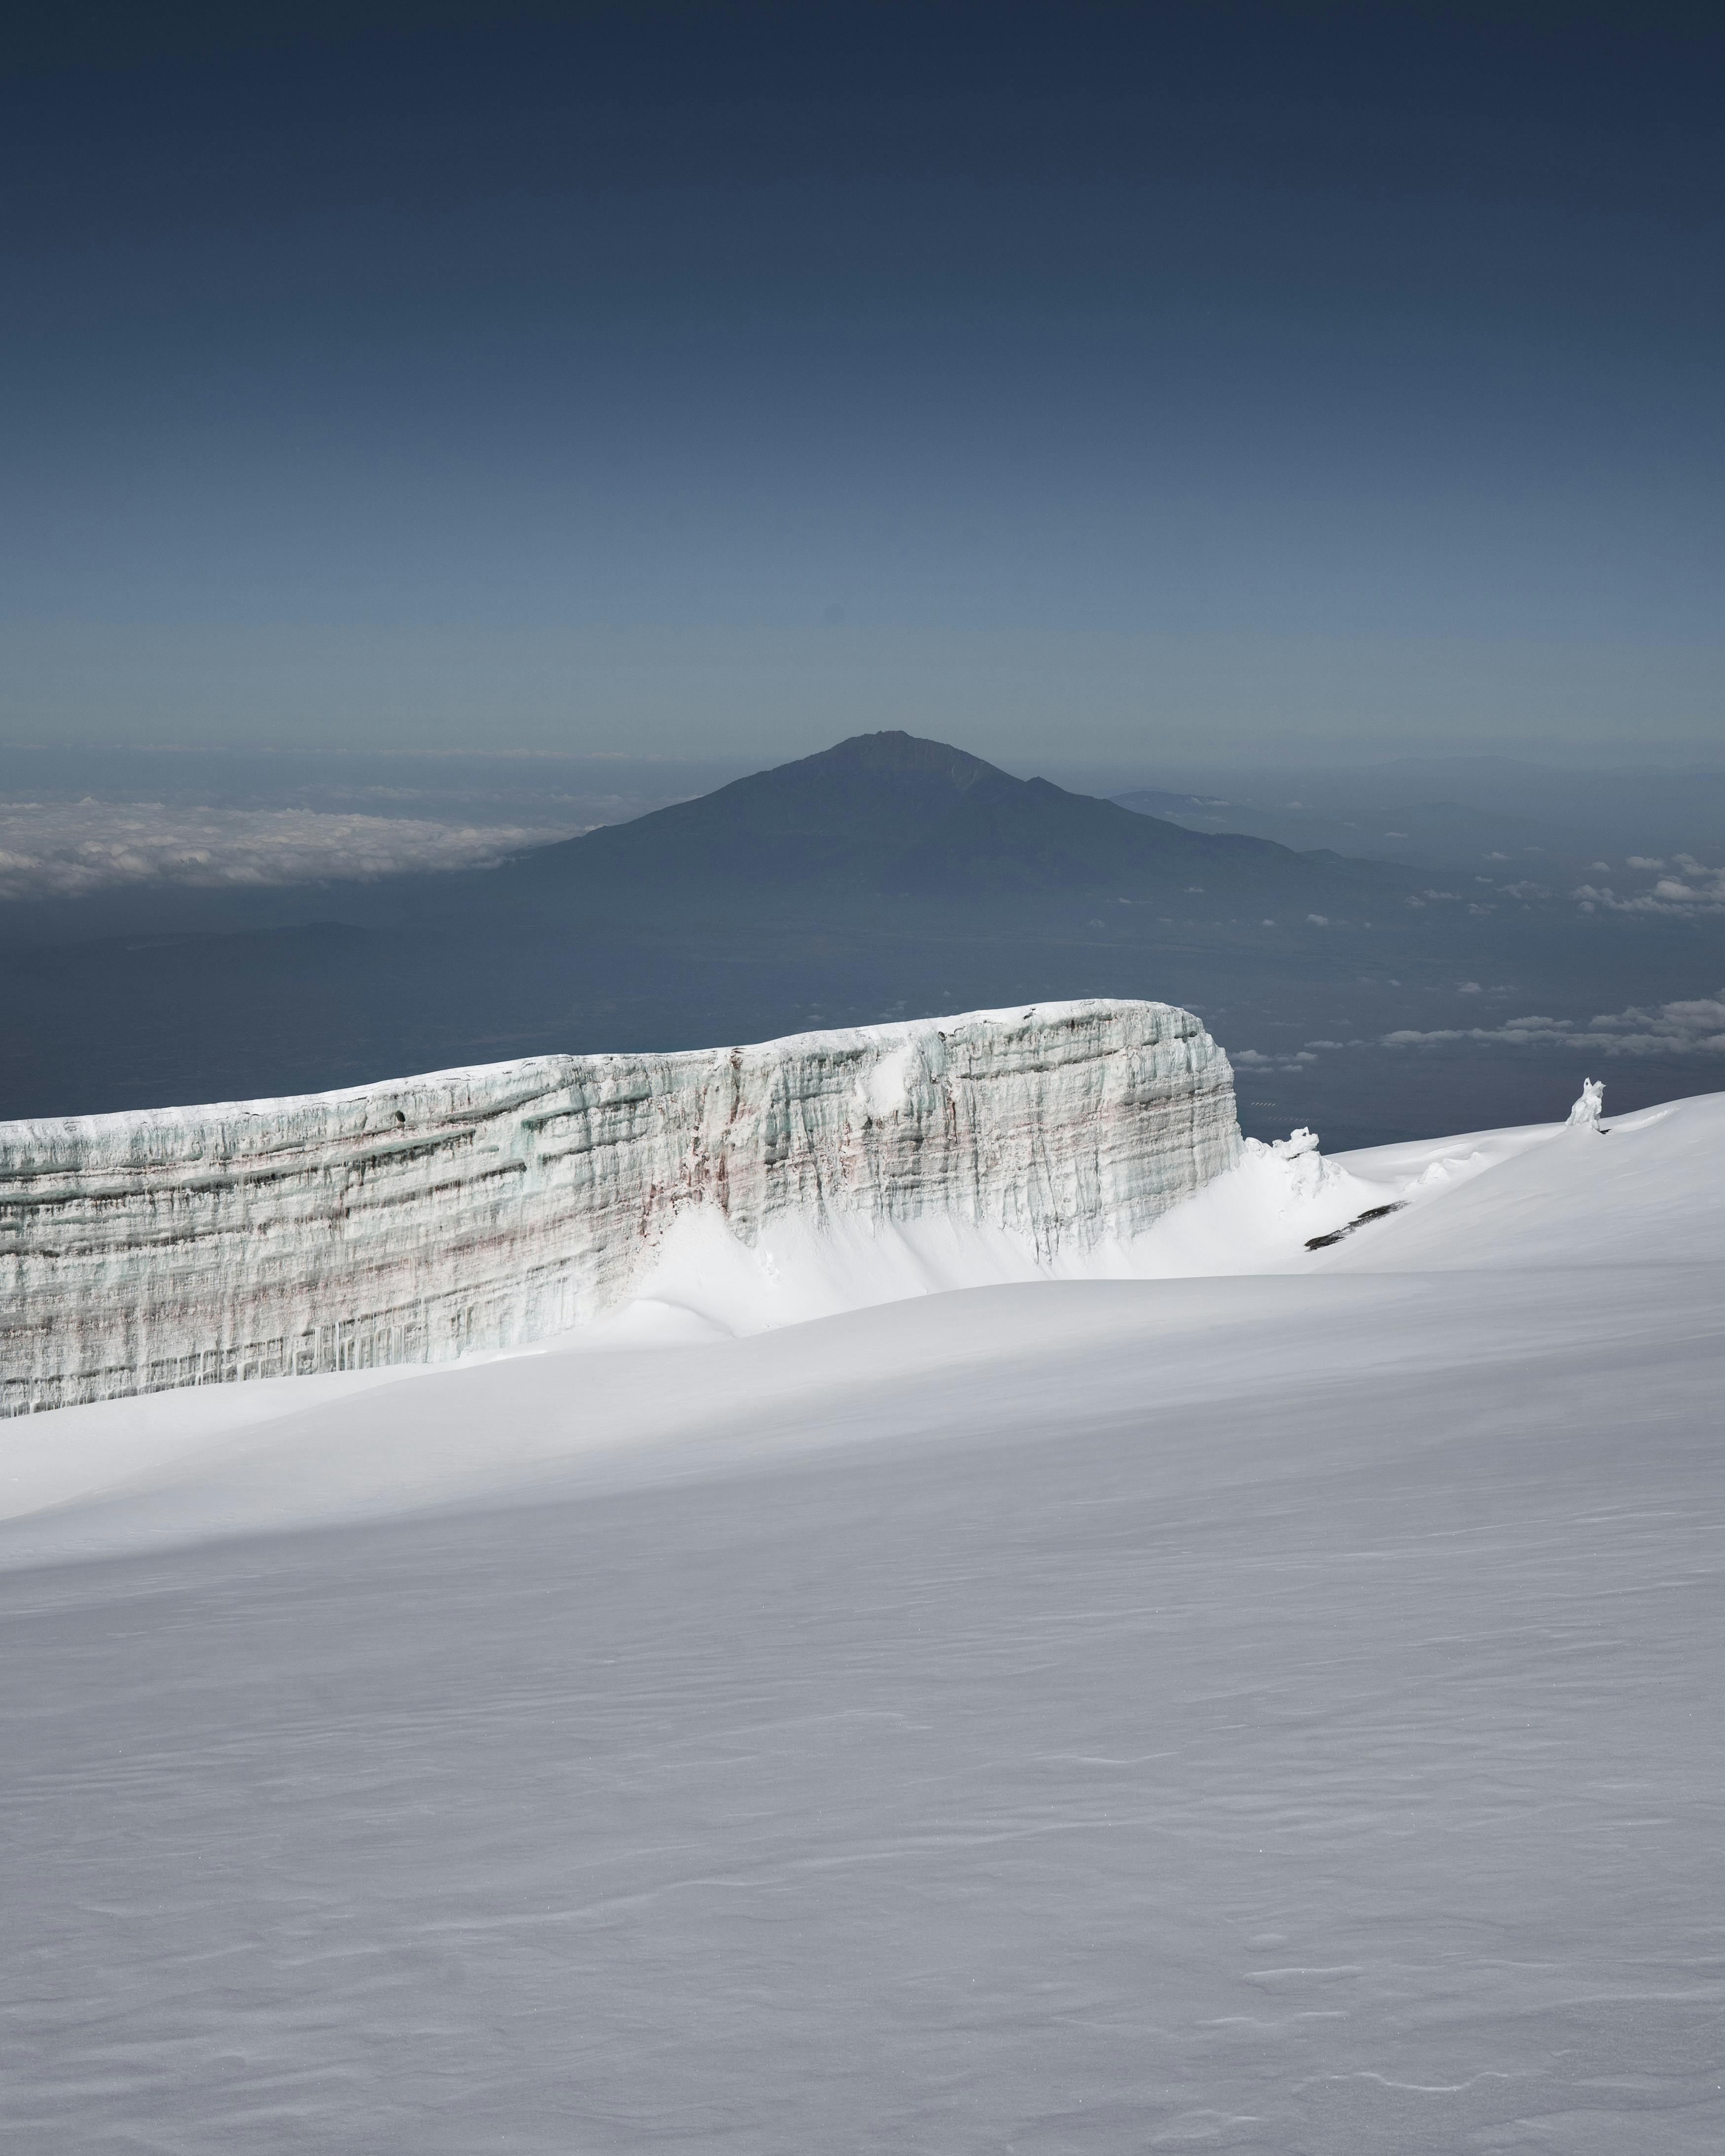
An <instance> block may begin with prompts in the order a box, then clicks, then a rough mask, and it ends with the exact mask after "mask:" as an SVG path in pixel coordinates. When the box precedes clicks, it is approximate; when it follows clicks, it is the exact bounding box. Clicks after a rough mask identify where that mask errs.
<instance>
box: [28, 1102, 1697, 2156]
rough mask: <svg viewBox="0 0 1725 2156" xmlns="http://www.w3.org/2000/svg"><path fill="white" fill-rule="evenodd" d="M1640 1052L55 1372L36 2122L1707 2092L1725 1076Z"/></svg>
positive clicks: (1364, 2145) (1062, 2139)
mask: <svg viewBox="0 0 1725 2156" xmlns="http://www.w3.org/2000/svg"><path fill="white" fill-rule="evenodd" d="M1604 1122H1605V1125H1606V1127H1607V1130H1608V1132H1609V1135H1605V1136H1601V1135H1599V1134H1598V1133H1596V1132H1592V1131H1589V1130H1585V1129H1583V1130H1574V1131H1570V1130H1562V1129H1558V1128H1553V1129H1551V1130H1540V1131H1534V1132H1497V1133H1481V1134H1476V1135H1474V1136H1471V1137H1466V1138H1461V1139H1454V1140H1450V1141H1447V1142H1445V1143H1443V1144H1440V1145H1434V1146H1430V1147H1398V1148H1392V1149H1387V1150H1384V1151H1381V1152H1375V1153H1372V1154H1365V1155H1355V1156H1353V1157H1351V1158H1346V1159H1344V1160H1343V1161H1341V1162H1339V1163H1323V1162H1322V1160H1321V1158H1320V1157H1318V1156H1316V1155H1314V1154H1312V1153H1311V1152H1301V1151H1297V1150H1293V1149H1290V1150H1288V1151H1286V1152H1276V1151H1272V1150H1270V1149H1259V1150H1255V1151H1249V1152H1248V1153H1247V1155H1246V1157H1245V1159H1244V1160H1243V1162H1242V1163H1241V1164H1240V1167H1239V1168H1237V1169H1236V1170H1235V1171H1234V1172H1233V1173H1231V1174H1230V1176H1227V1177H1224V1178H1219V1181H1218V1182H1217V1183H1214V1184H1212V1185H1211V1186H1210V1187H1209V1188H1208V1189H1207V1190H1205V1191H1204V1192H1203V1193H1200V1194H1199V1196H1198V1197H1197V1198H1196V1199H1192V1200H1190V1201H1189V1204H1187V1205H1186V1206H1184V1207H1182V1208H1180V1209H1178V1210H1177V1211H1176V1212H1174V1213H1173V1214H1168V1215H1167V1216H1166V1217H1165V1218H1164V1219H1163V1220H1162V1221H1161V1222H1159V1223H1158V1224H1157V1225H1156V1226H1155V1227H1154V1228H1153V1229H1152V1230H1151V1231H1150V1234H1149V1235H1148V1236H1147V1237H1142V1238H1137V1239H1134V1240H1133V1242H1132V1245H1131V1246H1130V1249H1129V1250H1128V1251H1127V1253H1126V1255H1129V1256H1130V1257H1131V1258H1132V1260H1133V1262H1134V1263H1135V1264H1136V1265H1137V1266H1138V1268H1139V1269H1140V1270H1142V1272H1143V1273H1145V1274H1146V1275H1148V1276H1147V1277H1138V1278H1116V1279H1104V1280H1096V1279H1083V1278H1065V1279H1059V1280H1053V1281H1047V1280H1040V1281H1026V1280H1024V1279H1022V1278H1014V1276H1013V1275H1012V1272H1011V1267H1012V1266H1013V1265H1014V1264H1017V1263H1019V1262H1020V1261H1021V1260H1022V1258H1023V1253H1022V1251H1021V1250H1020V1251H1016V1252H1015V1251H1014V1250H1013V1249H1012V1248H1011V1247H1009V1245H1002V1244H999V1243H997V1244H994V1245H992V1246H989V1247H988V1248H987V1249H985V1248H984V1247H983V1246H982V1245H975V1246H969V1245H963V1243H962V1242H957V1241H951V1240H948V1241H946V1242H942V1240H941V1239H940V1237H939V1236H938V1235H935V1236H933V1237H932V1238H921V1239H919V1238H917V1237H906V1238H903V1239H901V1240H886V1241H885V1242H884V1243H883V1242H880V1241H878V1240H877V1241H874V1242H870V1240H868V1239H866V1238H860V1239H858V1240H855V1241H854V1242H850V1243H847V1244H845V1245H843V1246H842V1247H840V1248H838V1249H836V1250H834V1249H825V1250H815V1249H810V1248H803V1249H798V1247H795V1246H794V1245H793V1244H792V1243H789V1242H787V1243H784V1244H783V1245H773V1243H772V1242H771V1241H770V1240H768V1241H766V1242H764V1243H763V1245H762V1250H763V1251H764V1257H765V1260H767V1261H768V1263H770V1264H771V1265H773V1266H775V1267H777V1269H778V1279H777V1280H776V1281H775V1279H774V1278H773V1275H772V1273H770V1272H769V1271H768V1270H767V1265H765V1264H762V1263H759V1262H757V1260H758V1259H759V1257H760V1256H761V1255H762V1254H761V1252H755V1251H745V1250H741V1247H740V1246H737V1247H736V1248H726V1247H725V1246H724V1245H711V1246H707V1247H700V1248H693V1249H691V1250H671V1251H669V1252H668V1253H667V1254H666V1260H665V1269H664V1270H663V1271H662V1272H661V1274H660V1276H658V1277H657V1278H656V1279H655V1281H652V1282H649V1283H644V1284H643V1285H644V1290H646V1292H644V1295H643V1296H642V1299H641V1300H640V1301H639V1302H638V1303H637V1304H636V1306H634V1307H633V1308H632V1309H631V1310H630V1311H629V1312H627V1313H625V1314H624V1317H622V1318H620V1319H619V1322H617V1324H616V1326H615V1327H614V1329H613V1330H612V1331H610V1332H608V1334H606V1335H605V1336H603V1337H604V1342H605V1343H606V1344H603V1345H601V1344H599V1343H598V1341H597V1340H596V1337H595V1336H593V1335H592V1334H587V1335H583V1336H574V1337H570V1338H568V1339H566V1340H565V1341H563V1342H559V1343H556V1344H552V1345H548V1346H547V1347H546V1348H545V1349H544V1350H543V1351H542V1352H537V1353H525V1354H518V1355H512V1356H504V1357H498V1358H491V1359H488V1360H480V1361H475V1362H469V1363H460V1364H456V1365H454V1366H446V1367H444V1368H439V1369H434V1370H430V1371H418V1372H406V1373H398V1372H388V1373H367V1374H365V1375H361V1376H352V1377H332V1378H311V1379H298V1380H282V1381H265V1382H262V1383H256V1384H253V1385H247V1386H224V1387H221V1388H217V1389H211V1390H209V1391H206V1392H196V1393H180V1394H166V1395H160V1396H157V1397H154V1398H150V1399H133V1400H121V1401H112V1402H107V1403H103V1404H96V1405H92V1406H88V1407H82V1408H77V1409H67V1410H64V1411H62V1412H61V1413H59V1414H53V1415H48V1416H39V1417H34V1418H31V1419H27V1420H24V1421H20V1422H14V1423H12V1424H8V1425H7V1426H6V1429H5V1431H4V1435H3V1440H0V1456H3V1458H4V1460H5V1461H6V1463H7V1465H6V1471H7V1473H8V1476H10V1477H12V1478H13V1479H12V1480H11V1481H9V1482H8V1491H9V1492H10V1495H9V1496H8V1508H9V1510H10V1511H11V1512H12V1513H13V1517H12V1518H11V1520H10V1521H9V1522H8V1523H7V1524H5V1525H4V1526H3V1527H0V1623H3V1625H4V1631H5V1637H6V1640H7V1641H8V1652H7V1654H6V1655H5V1656H4V1657H3V1658H0V1689H3V1692H4V1696H5V1715H6V1722H5V1726H6V1727H7V1729H8V1743H7V1746H6V1748H5V1751H4V1756H3V1758H0V1814H3V1823H4V1832H5V1837H6V1845H7V1847H8V1851H11V1852H12V1853H13V1862H12V1864H11V1865H10V1866H9V1869H8V1887H7V1893H6V1907H7V1916H8V1933H7V1936H8V1952H7V1954H6V1957H5V1958H4V1962H3V1963H0V2111H3V2112H4V2115H5V2116H6V2117H8V2120H9V2121H10V2122H11V2131H12V2133H13V2135H14V2137H15V2145H17V2146H18V2147H19V2148H27V2149H31V2150H33V2149H36V2148H42V2149H44V2150H47V2149H50V2148H52V2149H55V2150H58V2149H60V2148H65V2147H68V2146H75V2147H79V2148H104V2147H115V2148H121V2147H125V2148H138V2147H146V2148H158V2149H167V2150H176V2151H187V2152H203V2151H216V2150H221V2151H223V2152H229V2151H245V2150H252V2149H256V2150H260V2151H261V2150H270V2151H279V2150H285V2149H298V2148H305V2149H308V2150H309V2149H313V2148H316V2149H320V2150H321V2149H327V2148H364V2149H367V2150H382V2151H390V2152H393V2151H397V2150H399V2151H403V2152H407V2151H413V2152H416V2153H417V2152H439V2151H445V2150H447V2151H450V2152H456V2151H460V2152H470V2151H475V2150H488V2151H489V2150H497V2151H510V2152H515V2151H534V2152H537V2151H541V2150H543V2151H547V2152H551V2151H559V2152H561V2151H564V2150H568V2149H577V2148H578V2149H582V2150H612V2149H617V2150H624V2149H633V2148H654V2149H655V2150H667V2149H669V2150H674V2151H685V2150H686V2151H695V2150H710V2149H736V2150H737V2151H739V2152H742V2151H748V2152H757V2151H771V2152H778V2151H784V2152H791V2151H797V2152H802V2151H805V2150H808V2149H810V2148H819V2149H822V2150H834V2151H852V2150H855V2151H859V2152H860V2151H863V2150H876V2149H885V2148H891V2149H894V2150H928V2151H931V2152H932V2151H940V2152H950V2151H965V2150H973V2149H974V2150H978V2151H981V2150H985V2149H986V2150H995V2149H1000V2148H1016V2149H1022V2150H1038V2151H1041V2150H1048V2151H1054V2150H1061V2151H1065V2150H1077V2149H1084V2150H1087V2151H1088V2150H1110V2151H1112V2150H1121V2151H1127V2150H1132V2151H1137V2150H1141V2149H1146V2148H1219V2149H1229V2150H1240V2151H1248V2150H1249V2151H1261V2152H1265V2156H1271V2152H1274V2156H1289V2152H1305V2151H1312V2152H1314V2156H1317V2152H1325V2156H1327V2152H1332V2151H1347V2150H1360V2151H1369V2152H1372V2156H1380V2153H1382V2156H1394V2152H1404V2151H1405V2152H1409V2156H1412V2153H1413V2152H1420V2156H1425V2152H1428V2151H1432V2150H1438V2149H1444V2150H1447V2149H1452V2148H1453V2149H1481V2150H1491V2151H1498V2150H1517V2151H1519V2150H1529V2151H1532V2150H1541V2151H1545V2150H1562V2151H1564V2152H1571V2151H1574V2152H1579V2156H1607V2152H1609V2156H1620V2152H1622V2151H1625V2150H1628V2149H1635V2150H1636V2151H1655V2152H1664V2151H1672V2152H1676V2151H1683V2152H1700V2151H1702V2150H1707V2151H1712V2150H1713V2149H1716V2148H1718V2147H1719V2146H1721V2145H1725V2094H1722V2092H1721V2085H1722V2083H1725V2061H1722V2052H1725V2046H1722V2040H1721V2030H1722V2029H1725V1886H1722V1884H1721V1880H1722V1873H1721V1871H1720V1867H1719V1866H1718V1863H1717V1848H1718V1845H1719V1840H1720V1835H1721V1829H1722V1825H1725V1820H1722V1810H1725V1799H1722V1794H1721V1793H1722V1791H1725V1717H1722V1716H1721V1713H1720V1710H1719V1707H1718V1695H1719V1684H1720V1678H1721V1675H1722V1665H1725V1627H1722V1623H1721V1617H1720V1612H1721V1610H1722V1609H1725V1595H1722V1593H1721V1589H1722V1586H1725V1578H1722V1572H1725V1532H1722V1531H1725V1477H1722V1467H1725V1459H1722V1452H1725V1436H1722V1418H1721V1416H1720V1414H1719V1412H1718V1402H1719V1399H1720V1387H1721V1378H1722V1375H1725V1357H1722V1354H1721V1331H1722V1326H1721V1311H1722V1307H1725V1298H1722V1290H1725V1096H1716V1097H1709V1098H1707V1099H1703V1100H1698V1101H1684V1102H1679V1103H1676V1104H1674V1105H1673V1106H1671V1107H1670V1108H1668V1109H1666V1110H1659V1111H1649V1112H1648V1113H1647V1114H1645V1115H1643V1116H1637V1117H1632V1118H1625V1119H1623V1120H1621V1121H1614V1119H1613V1118H1612V1117H1611V1116H1609V1114H1608V1115H1607V1116H1606V1117H1605V1118H1604ZM1386 1203H1396V1204H1403V1205H1404V1209H1403V1210H1400V1211H1398V1212H1397V1213H1395V1214H1393V1215H1390V1216H1388V1217H1385V1218H1383V1219H1377V1220H1374V1221H1373V1222H1371V1223H1370V1224H1367V1225H1366V1226H1363V1227H1362V1228H1360V1229H1358V1230H1357V1231H1356V1232H1355V1233H1353V1235H1350V1236H1348V1239H1347V1240H1344V1241H1343V1242H1341V1243H1338V1244H1336V1245H1332V1246H1331V1247H1329V1248H1327V1249H1322V1250H1317V1251H1307V1249H1306V1243H1307V1240H1309V1239H1310V1238H1312V1236H1315V1235H1319V1234H1321V1233H1327V1232H1328V1231H1329V1229H1332V1228H1333V1227H1335V1226H1339V1225H1343V1224H1346V1222H1347V1221H1348V1220H1349V1219H1354V1218H1356V1217H1357V1215H1358V1213H1360V1212H1362V1211H1365V1210H1368V1209H1373V1208H1374V1207H1376V1206H1377V1205H1379V1204H1386ZM1149 1245H1154V1249H1153V1250H1151V1249H1149V1247H1148V1246H1149ZM1115 1256H1116V1258H1117V1259H1121V1261H1122V1263H1123V1262H1124V1260H1123V1258H1122V1254H1121V1253H1116V1254H1115ZM985 1260H986V1262H987V1263H988V1264H989V1265H993V1267H995V1268H996V1270H993V1271H985V1272H982V1273H981V1274H980V1276H978V1272H977V1271H976V1270H974V1269H975V1268H977V1267H980V1266H981V1265H983V1263H984V1261H985ZM967 1268H972V1269H973V1270H971V1271H970V1272H969V1274H968V1277H970V1278H972V1279H977V1278H978V1277H980V1280H981V1281H983V1282H984V1283H986V1284H979V1285H974V1286H961V1287H958V1288H957V1289H956V1290H955V1291H947V1292H930V1290H939V1289H941V1288H942V1287H949V1288H950V1287H951V1285H952V1283H953V1282H954V1281H960V1280H963V1279H964V1278H965V1277H967V1272H966V1269H967ZM751 1269H752V1270H751ZM895 1283H896V1286H897V1287H898V1288H899V1289H900V1290H901V1291H905V1290H908V1291H909V1293H908V1294H907V1296H906V1299H903V1300H896V1301H888V1300H886V1299H885V1293H886V1291H891V1289H892V1288H893V1286H894V1285H895ZM844 1296H851V1297H853V1298H854V1299H855V1300H856V1301H861V1302H864V1303H865V1304H866V1305H867V1306H864V1307H850V1308H844V1307H839V1306H837V1305H838V1304H839V1301H840V1299H841V1298H842V1297H844ZM798 1298H801V1299H800V1300H799V1299H798ZM823 1311H825V1312H826V1313H827V1314H822V1313H823ZM788 1319H800V1320H801V1321H802V1322H784V1321H786V1320H788Z"/></svg>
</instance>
